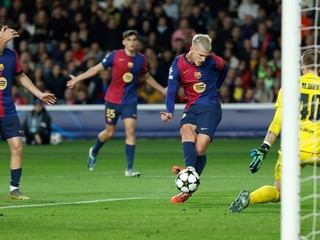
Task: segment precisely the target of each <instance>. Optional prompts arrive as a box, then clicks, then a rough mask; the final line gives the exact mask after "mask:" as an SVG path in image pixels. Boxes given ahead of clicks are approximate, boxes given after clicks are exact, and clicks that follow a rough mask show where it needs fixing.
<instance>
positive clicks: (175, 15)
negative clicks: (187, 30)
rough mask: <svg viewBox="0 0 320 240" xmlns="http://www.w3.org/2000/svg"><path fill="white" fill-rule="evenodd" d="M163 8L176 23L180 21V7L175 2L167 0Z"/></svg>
mask: <svg viewBox="0 0 320 240" xmlns="http://www.w3.org/2000/svg"><path fill="white" fill-rule="evenodd" d="M162 8H163V10H164V12H165V13H166V15H167V16H168V17H170V18H171V19H172V20H173V21H174V22H176V21H177V20H178V19H179V6H178V4H177V3H175V2H174V1H173V0H165V1H164V3H163V5H162Z"/></svg>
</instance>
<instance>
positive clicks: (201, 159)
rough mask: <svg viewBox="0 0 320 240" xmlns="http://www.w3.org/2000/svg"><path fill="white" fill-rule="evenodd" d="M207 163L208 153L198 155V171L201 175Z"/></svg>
mask: <svg viewBox="0 0 320 240" xmlns="http://www.w3.org/2000/svg"><path fill="white" fill-rule="evenodd" d="M206 163H207V155H203V156H197V163H196V172H197V173H198V174H199V176H200V175H201V173H202V171H203V169H204V167H205V166H206Z"/></svg>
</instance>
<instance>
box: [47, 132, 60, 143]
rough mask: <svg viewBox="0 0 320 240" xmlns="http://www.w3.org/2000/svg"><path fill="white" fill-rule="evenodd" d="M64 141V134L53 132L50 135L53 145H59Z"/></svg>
mask: <svg viewBox="0 0 320 240" xmlns="http://www.w3.org/2000/svg"><path fill="white" fill-rule="evenodd" d="M61 142H62V135H61V134H60V133H58V132H55V133H52V134H51V136H50V143H51V144H52V145H58V144H60V143H61Z"/></svg>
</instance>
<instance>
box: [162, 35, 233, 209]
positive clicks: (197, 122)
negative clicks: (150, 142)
mask: <svg viewBox="0 0 320 240" xmlns="http://www.w3.org/2000/svg"><path fill="white" fill-rule="evenodd" d="M211 41H212V40H211V38H210V37H209V36H208V35H204V34H197V35H195V36H194V37H193V39H192V46H191V47H190V50H189V51H188V52H187V53H185V54H183V55H180V56H178V57H177V58H176V59H175V60H174V62H173V63H172V65H171V68H170V71H169V77H168V79H169V81H168V93H167V97H166V111H165V112H161V120H162V121H163V122H169V121H171V120H172V118H173V112H174V104H175V97H176V91H177V89H178V87H179V84H180V82H181V84H182V85H183V88H184V91H185V93H186V96H188V102H187V104H186V106H185V111H184V113H183V117H182V119H181V121H180V134H181V139H182V152H183V159H184V161H185V165H186V167H187V168H189V169H192V170H194V171H196V172H197V173H198V174H199V175H201V173H202V171H203V169H204V167H205V165H206V161H207V157H206V149H207V147H208V145H209V143H210V142H211V141H212V138H213V135H214V133H215V131H216V128H217V127H218V125H219V123H220V121H221V117H222V112H221V105H220V101H219V98H218V95H219V89H220V87H221V85H222V83H223V81H224V79H225V77H226V76H227V72H228V67H227V64H226V63H225V62H224V60H223V59H222V58H220V57H219V56H217V55H214V54H211V53H210V52H211ZM200 70H201V72H200ZM182 169H183V168H182V167H178V166H174V167H173V172H174V173H175V174H178V172H179V171H180V170H182ZM190 196H191V194H188V193H180V194H178V195H176V196H174V197H172V199H171V202H172V203H182V202H185V201H186V200H188V199H189V197H190Z"/></svg>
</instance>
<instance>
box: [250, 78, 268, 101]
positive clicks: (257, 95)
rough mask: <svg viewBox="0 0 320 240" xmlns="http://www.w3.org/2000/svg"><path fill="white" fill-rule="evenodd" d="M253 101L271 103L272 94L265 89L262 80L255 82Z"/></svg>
mask: <svg viewBox="0 0 320 240" xmlns="http://www.w3.org/2000/svg"><path fill="white" fill-rule="evenodd" d="M253 94H254V100H255V101H256V102H258V103H264V102H265V103H267V102H272V100H273V92H272V91H271V90H267V89H266V88H265V83H264V80H263V79H261V78H258V79H257V81H256V86H255V87H254V89H253Z"/></svg>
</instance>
